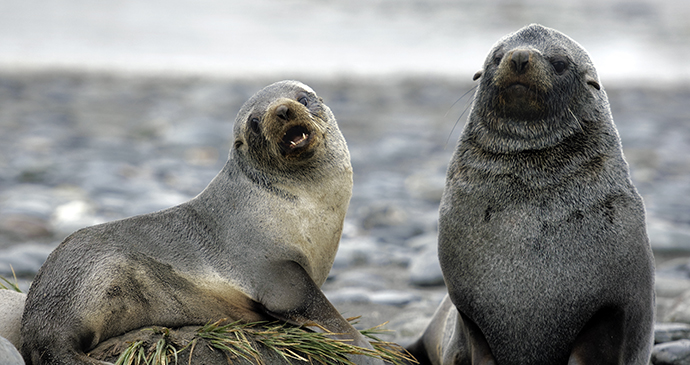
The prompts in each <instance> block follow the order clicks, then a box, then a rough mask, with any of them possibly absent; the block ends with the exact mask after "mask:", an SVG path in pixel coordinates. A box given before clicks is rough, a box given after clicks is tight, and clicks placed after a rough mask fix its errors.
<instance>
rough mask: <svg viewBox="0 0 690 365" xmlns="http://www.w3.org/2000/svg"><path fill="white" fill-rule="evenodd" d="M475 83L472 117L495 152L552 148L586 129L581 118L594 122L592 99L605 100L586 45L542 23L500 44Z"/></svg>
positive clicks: (513, 34) (524, 29) (486, 142)
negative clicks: (476, 86)
mask: <svg viewBox="0 0 690 365" xmlns="http://www.w3.org/2000/svg"><path fill="white" fill-rule="evenodd" d="M474 79H475V80H476V79H481V80H480V85H479V88H478V90H477V93H476V95H477V96H476V98H475V102H474V106H473V111H472V114H471V117H470V118H471V120H472V119H474V120H476V121H477V123H478V125H477V127H479V130H478V132H479V133H480V134H481V136H480V137H481V138H482V139H480V140H483V141H484V143H482V144H483V145H486V146H488V147H489V148H490V149H495V151H494V152H510V151H516V150H525V149H539V148H544V147H548V146H552V145H554V144H556V143H558V142H560V141H562V140H563V139H564V138H567V137H568V136H571V135H573V134H574V133H576V132H577V131H579V130H581V129H582V123H585V122H586V120H583V119H582V118H581V116H583V117H585V119H591V120H596V119H595V118H594V117H592V118H588V117H589V116H591V115H592V113H593V112H595V111H593V110H589V109H591V105H600V104H601V103H594V102H592V100H591V99H595V98H601V97H605V94H604V93H603V90H601V86H600V84H599V81H598V78H597V73H596V70H595V68H594V66H593V64H592V61H591V60H590V59H589V56H588V55H587V52H586V51H585V50H584V49H583V48H582V46H580V45H579V44H578V43H576V42H575V41H574V40H572V39H571V38H569V37H568V36H566V35H564V34H563V33H560V32H558V31H557V30H554V29H550V28H546V27H543V26H541V25H538V24H532V25H529V26H526V27H524V28H522V29H520V30H518V31H517V32H515V33H512V34H509V35H507V36H505V37H503V38H502V39H500V40H499V41H498V42H497V43H496V44H495V45H494V47H493V49H492V50H491V52H489V55H488V56H487V58H486V61H485V62H484V68H483V69H482V70H480V71H479V72H477V73H476V74H475V76H474ZM600 91H601V92H600ZM606 105H607V103H606Z"/></svg>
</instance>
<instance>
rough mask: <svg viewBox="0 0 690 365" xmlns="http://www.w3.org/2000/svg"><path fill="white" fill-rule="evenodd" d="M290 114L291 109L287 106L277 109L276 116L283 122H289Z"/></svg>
mask: <svg viewBox="0 0 690 365" xmlns="http://www.w3.org/2000/svg"><path fill="white" fill-rule="evenodd" d="M289 114H290V108H288V107H287V105H280V106H278V107H277V108H276V116H278V118H280V119H283V120H288V119H289Z"/></svg>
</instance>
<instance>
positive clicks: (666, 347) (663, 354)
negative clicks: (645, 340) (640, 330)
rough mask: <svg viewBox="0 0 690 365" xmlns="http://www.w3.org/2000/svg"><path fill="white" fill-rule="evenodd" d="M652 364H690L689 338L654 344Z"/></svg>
mask: <svg viewBox="0 0 690 365" xmlns="http://www.w3.org/2000/svg"><path fill="white" fill-rule="evenodd" d="M652 364H654V365H690V340H680V341H673V342H666V343H662V344H660V345H656V346H654V349H653V350H652Z"/></svg>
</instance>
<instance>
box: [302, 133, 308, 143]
mask: <svg viewBox="0 0 690 365" xmlns="http://www.w3.org/2000/svg"><path fill="white" fill-rule="evenodd" d="M305 139H307V134H306V133H302V140H303V141H304V140H305Z"/></svg>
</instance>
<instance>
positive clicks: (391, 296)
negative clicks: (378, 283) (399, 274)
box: [369, 290, 420, 307]
mask: <svg viewBox="0 0 690 365" xmlns="http://www.w3.org/2000/svg"><path fill="white" fill-rule="evenodd" d="M369 298H370V299H371V302H372V303H374V304H380V305H392V306H395V307H402V306H405V305H407V304H410V303H412V302H414V301H417V300H419V299H420V298H419V296H417V295H415V294H412V293H408V292H403V291H398V290H385V291H380V292H374V293H371V295H370V296H369Z"/></svg>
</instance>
